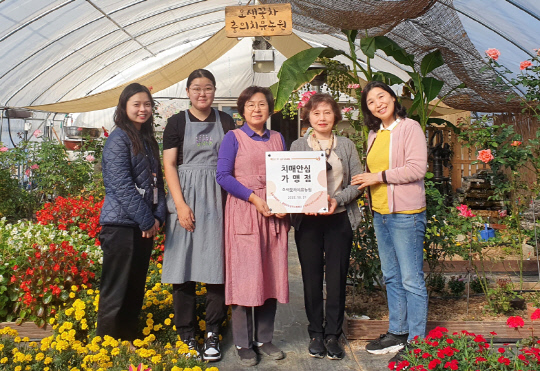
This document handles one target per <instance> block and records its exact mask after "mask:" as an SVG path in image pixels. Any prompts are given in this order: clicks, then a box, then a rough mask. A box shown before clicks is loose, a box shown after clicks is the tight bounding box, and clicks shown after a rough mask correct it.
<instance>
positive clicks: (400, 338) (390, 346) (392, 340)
mask: <svg viewBox="0 0 540 371" xmlns="http://www.w3.org/2000/svg"><path fill="white" fill-rule="evenodd" d="M408 337H409V334H404V335H394V334H391V333H389V332H387V333H386V334H382V335H381V336H379V338H378V339H376V340H373V341H372V342H370V343H369V344H368V345H366V350H367V351H368V353H371V354H386V353H394V352H397V351H398V350H400V349H402V348H403V346H404V345H405V344H406V343H407V338H408Z"/></svg>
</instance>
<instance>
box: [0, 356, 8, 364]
mask: <svg viewBox="0 0 540 371" xmlns="http://www.w3.org/2000/svg"><path fill="white" fill-rule="evenodd" d="M7 361H8V357H4V358H2V359H0V363H7Z"/></svg>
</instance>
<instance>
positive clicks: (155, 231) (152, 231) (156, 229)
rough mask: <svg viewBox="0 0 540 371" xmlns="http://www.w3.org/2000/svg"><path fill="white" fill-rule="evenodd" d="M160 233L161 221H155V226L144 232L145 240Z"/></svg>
mask: <svg viewBox="0 0 540 371" xmlns="http://www.w3.org/2000/svg"><path fill="white" fill-rule="evenodd" d="M158 232H159V220H157V219H154V225H153V226H152V228H150V229H149V230H147V231H142V237H143V238H152V237H154V236H155V235H156V234H158Z"/></svg>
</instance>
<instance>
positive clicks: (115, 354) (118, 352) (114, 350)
mask: <svg viewBox="0 0 540 371" xmlns="http://www.w3.org/2000/svg"><path fill="white" fill-rule="evenodd" d="M119 354H120V349H118V348H114V349H113V350H111V356H117V355H119Z"/></svg>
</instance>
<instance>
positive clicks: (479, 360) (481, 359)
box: [474, 357, 487, 364]
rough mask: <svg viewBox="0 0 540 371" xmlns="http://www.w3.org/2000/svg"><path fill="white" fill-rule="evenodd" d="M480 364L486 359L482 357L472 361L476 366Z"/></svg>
mask: <svg viewBox="0 0 540 371" xmlns="http://www.w3.org/2000/svg"><path fill="white" fill-rule="evenodd" d="M482 362H487V359H485V358H484V357H476V361H474V363H476V364H478V363H482Z"/></svg>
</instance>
